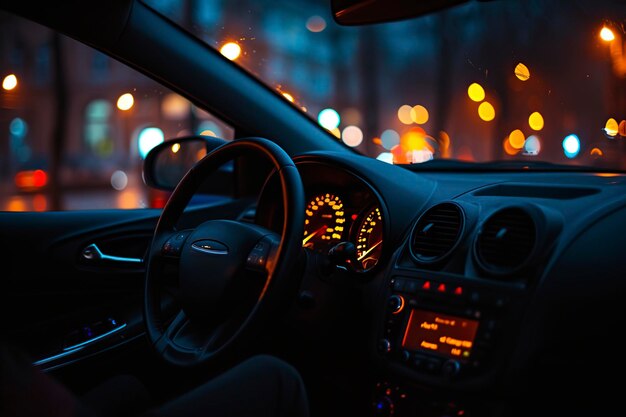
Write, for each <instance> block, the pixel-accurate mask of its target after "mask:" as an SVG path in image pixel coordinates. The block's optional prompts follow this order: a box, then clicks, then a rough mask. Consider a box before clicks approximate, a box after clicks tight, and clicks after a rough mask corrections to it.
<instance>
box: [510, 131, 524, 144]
mask: <svg viewBox="0 0 626 417" xmlns="http://www.w3.org/2000/svg"><path fill="white" fill-rule="evenodd" d="M524 142H526V136H524V132H522V131H521V130H519V129H515V130H514V131H512V132H511V133H510V134H509V143H510V145H511V146H512V147H513V148H514V149H522V148H523V147H524Z"/></svg>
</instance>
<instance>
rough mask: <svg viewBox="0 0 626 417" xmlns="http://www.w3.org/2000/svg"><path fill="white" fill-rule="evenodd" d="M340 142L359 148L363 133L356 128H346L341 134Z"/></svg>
mask: <svg viewBox="0 0 626 417" xmlns="http://www.w3.org/2000/svg"><path fill="white" fill-rule="evenodd" d="M341 140H342V141H343V143H345V144H346V145H348V146H351V147H355V146H359V145H360V144H361V142H363V131H362V130H361V129H359V128H358V127H357V126H347V127H346V128H345V129H343V132H341Z"/></svg>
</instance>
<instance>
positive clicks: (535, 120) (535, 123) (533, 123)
mask: <svg viewBox="0 0 626 417" xmlns="http://www.w3.org/2000/svg"><path fill="white" fill-rule="evenodd" d="M528 126H530V128H531V129H532V130H537V131H539V130H541V129H543V116H542V115H541V113H539V112H538V111H536V112H533V113H532V114H531V115H530V116H529V117H528Z"/></svg>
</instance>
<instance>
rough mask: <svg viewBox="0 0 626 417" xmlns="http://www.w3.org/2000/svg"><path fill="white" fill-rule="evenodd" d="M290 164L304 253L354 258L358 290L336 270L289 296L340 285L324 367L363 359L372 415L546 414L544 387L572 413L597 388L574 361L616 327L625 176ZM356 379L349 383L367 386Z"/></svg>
mask: <svg viewBox="0 0 626 417" xmlns="http://www.w3.org/2000/svg"><path fill="white" fill-rule="evenodd" d="M294 161H295V162H296V165H297V166H298V169H299V171H300V172H301V177H302V180H303V184H304V188H305V193H306V201H307V205H306V217H305V218H306V220H305V227H304V228H305V232H304V236H303V247H304V248H305V250H306V251H308V253H310V254H311V257H312V258H314V259H315V262H319V259H323V262H328V260H327V258H330V259H331V263H337V266H338V267H339V266H341V265H340V262H337V259H336V258H333V256H332V255H333V251H334V250H336V249H337V246H338V245H339V246H340V247H341V246H342V245H345V244H352V245H354V247H355V249H354V250H355V255H354V256H353V257H352V258H350V256H346V259H356V260H358V261H359V262H362V265H360V266H359V267H358V268H355V269H353V270H352V271H351V272H352V273H353V275H359V276H360V279H359V280H356V281H350V280H349V279H346V271H345V270H339V269H337V270H336V271H335V272H320V270H319V269H312V270H311V271H312V272H311V271H309V272H307V273H306V275H308V277H305V279H304V281H303V282H304V284H303V290H304V291H307V292H309V293H311V294H313V295H312V296H313V297H319V298H320V299H323V298H324V297H325V295H324V292H325V291H336V289H332V288H331V289H328V288H327V289H326V290H321V289H320V288H319V285H318V284H316V282H318V281H323V282H337V280H336V279H335V278H334V275H337V274H339V275H340V279H339V281H340V282H341V283H342V285H346V283H350V282H352V283H353V285H354V287H353V288H352V289H351V290H349V291H348V294H349V295H348V296H347V297H353V296H354V294H357V293H362V294H363V298H362V301H361V303H362V304H361V306H358V307H356V306H354V307H346V300H347V299H348V298H346V296H344V297H342V298H341V302H340V303H338V307H337V311H336V313H335V314H333V313H327V316H328V317H330V318H329V320H330V321H331V322H329V323H326V326H328V327H335V328H338V330H337V333H338V335H337V336H334V337H335V338H334V339H333V344H332V346H333V349H334V351H333V354H336V355H337V356H340V353H339V352H340V348H341V347H342V346H346V353H345V355H346V356H342V357H343V358H344V359H345V357H350V356H355V353H354V352H355V346H359V347H362V348H363V349H365V350H366V351H367V352H368V356H367V358H360V360H361V361H363V360H365V361H367V362H366V363H367V364H368V365H367V366H368V369H369V370H370V371H371V372H373V373H374V375H376V377H375V379H374V380H373V381H372V382H371V386H372V387H373V388H372V393H371V403H368V404H370V405H371V407H373V408H374V410H373V411H372V410H370V411H372V413H373V415H396V416H405V415H407V416H408V415H424V416H439V415H452V414H455V415H463V414H465V413H467V414H468V415H469V414H471V413H474V414H475V415H476V414H478V415H516V414H515V413H514V412H513V411H512V410H508V412H505V413H504V414H498V411H497V410H498V409H499V408H500V407H502V404H503V403H501V402H498V401H494V400H493V399H494V398H500V399H505V401H506V402H508V404H510V403H512V402H515V401H523V400H522V399H523V398H527V397H528V396H530V397H531V398H533V401H528V402H527V403H526V404H525V406H524V407H521V408H519V410H517V411H516V412H519V413H520V414H519V415H523V413H524V412H531V413H532V412H535V411H537V409H538V408H537V409H534V408H533V407H539V403H540V402H541V401H542V400H544V399H545V400H549V401H550V402H551V403H552V404H555V403H556V402H555V401H554V398H556V397H555V395H556V394H555V393H554V391H553V390H552V389H551V386H552V385H553V384H559V386H560V387H563V389H564V390H565V391H566V392H570V393H578V394H580V398H581V399H583V398H585V397H584V396H583V394H582V392H583V391H585V390H589V389H590V388H589V384H588V381H589V380H594V381H597V380H601V379H602V378H605V377H606V376H607V375H606V372H605V369H606V368H601V367H597V366H596V364H594V363H593V362H591V363H590V362H589V361H588V360H586V359H585V358H588V357H589V354H591V352H598V346H599V344H604V342H600V341H601V340H605V338H606V337H607V335H610V334H613V332H614V329H615V328H618V327H619V326H620V324H619V323H620V321H621V320H622V319H623V318H624V317H626V311H624V308H622V307H620V305H621V301H620V300H622V297H623V296H624V295H625V294H626V283H625V280H623V276H624V274H623V267H622V265H621V263H620V262H619V259H620V257H621V255H619V251H620V250H619V247H620V246H623V243H625V242H624V239H623V236H626V198H625V197H624V196H625V195H626V177H625V176H624V175H623V174H606V173H554V172H524V173H521V172H476V173H454V172H428V171H425V172H411V171H410V170H408V169H401V168H398V167H394V166H386V164H379V163H378V162H377V161H374V160H367V159H366V158H363V159H360V158H354V157H351V158H344V157H341V156H339V155H336V156H333V155H330V156H328V155H305V156H302V157H299V158H296V159H294ZM270 196H271V193H269V194H268V193H265V196H264V197H263V198H262V199H261V201H260V204H259V211H258V212H259V215H260V217H261V219H263V218H264V219H265V220H264V221H266V222H267V221H269V220H270V219H271V218H272V214H271V213H274V214H273V215H274V216H275V215H276V212H277V211H279V208H277V207H276V203H275V202H276V201H279V200H278V199H276V198H274V197H271V198H270ZM368 257H370V258H368ZM599 271H602V272H599ZM347 275H350V274H347ZM348 285H349V284H348ZM583 306H584V307H583ZM325 308H328V305H325ZM355 323H362V324H363V326H365V327H366V328H367V332H366V333H367V335H366V336H364V337H363V338H362V339H360V340H359V339H358V335H357V336H355V334H353V333H350V332H348V330H347V329H350V328H352V327H354V324H355ZM341 332H345V333H346V334H345V335H341ZM355 357H358V356H355ZM362 365H363V363H362V362H359V363H355V368H354V370H353V372H354V378H355V379H362V378H365V377H364V376H363V375H361V372H362V371H360V370H359V367H361V368H362ZM342 366H346V365H345V363H344V362H342ZM616 367H617V368H619V369H620V370H621V369H622V368H623V366H621V365H616ZM598 386H602V389H603V390H604V392H608V391H607V390H606V388H607V387H606V386H604V385H603V384H600V385H598ZM577 398H578V397H577ZM594 398H597V397H594ZM566 400H568V401H569V403H568V404H572V401H571V399H567V398H565V397H563V398H562V401H566ZM581 401H582V400H581ZM449 404H455V405H454V407H452V408H450V406H449ZM576 404H577V406H580V405H581V404H580V403H576ZM554 411H558V410H554ZM509 412H511V414H509ZM451 413H452V414H451Z"/></svg>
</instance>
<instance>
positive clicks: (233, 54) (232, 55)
mask: <svg viewBox="0 0 626 417" xmlns="http://www.w3.org/2000/svg"><path fill="white" fill-rule="evenodd" d="M220 53H221V54H222V55H224V56H225V57H226V58H228V59H230V60H231V61H234V60H236V59H237V58H239V56H240V55H241V46H239V44H237V43H235V42H226V43H225V44H224V45H222V47H221V48H220Z"/></svg>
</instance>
